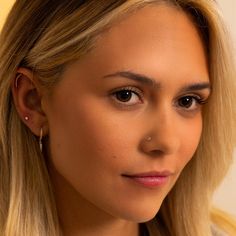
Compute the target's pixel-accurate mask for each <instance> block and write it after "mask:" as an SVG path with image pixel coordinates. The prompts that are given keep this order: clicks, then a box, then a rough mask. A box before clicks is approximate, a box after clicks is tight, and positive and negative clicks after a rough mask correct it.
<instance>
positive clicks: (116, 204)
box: [43, 5, 210, 222]
mask: <svg viewBox="0 0 236 236" xmlns="http://www.w3.org/2000/svg"><path fill="white" fill-rule="evenodd" d="M95 46H96V47H95V48H94V49H93V50H92V51H91V52H90V53H88V54H87V55H86V56H84V57H83V58H82V59H81V60H80V61H77V62H75V63H74V64H72V65H70V66H68V67H67V68H66V70H65V72H64V74H63V78H62V80H61V81H60V83H59V84H58V85H57V86H56V87H55V89H54V90H53V94H52V96H51V97H50V98H49V97H47V98H45V100H43V104H44V108H45V112H46V115H47V118H48V123H49V140H50V142H49V149H50V151H49V156H50V161H51V164H50V171H51V176H52V181H53V183H54V185H55V191H56V195H57V197H58V199H59V198H63V199H64V201H65V204H67V205H68V207H69V205H70V204H72V202H73V204H77V206H74V209H76V208H77V207H78V206H79V208H80V209H81V211H83V209H85V208H86V205H89V206H90V209H91V206H93V207H94V209H95V208H96V210H97V211H98V212H99V211H100V212H102V213H103V214H107V215H109V216H110V217H115V218H122V219H127V220H131V221H135V222H143V221H147V220H150V219H151V218H153V217H154V216H155V214H156V213H157V212H158V210H159V208H160V205H161V203H162V201H163V199H164V198H165V197H166V195H167V194H168V192H169V191H170V190H171V188H172V187H173V185H174V184H175V182H176V180H177V178H178V176H179V175H180V173H181V171H182V170H183V168H184V167H185V165H186V164H187V163H188V162H189V161H190V159H191V158H192V156H193V154H194V152H195V150H196V148H197V146H198V143H199V139H200V136H201V131H202V116H201V115H202V114H201V110H202V106H203V105H202V103H204V101H206V99H207V98H208V96H209V93H210V90H209V77H208V69H207V59H206V56H205V53H204V46H203V43H202V41H201V39H200V36H199V34H198V32H197V30H196V28H195V27H194V24H193V23H192V22H191V20H190V19H189V18H188V17H187V16H186V14H184V13H183V12H181V11H178V10H176V9H174V8H172V7H170V6H164V5H161V6H148V7H145V8H143V9H140V10H138V11H136V12H135V13H132V14H131V15H129V16H128V17H126V18H124V19H123V20H122V21H120V22H119V23H116V24H115V25H114V26H113V27H111V29H110V30H109V31H107V32H105V33H103V34H102V35H101V36H100V37H99V38H98V40H97V42H96V45H95ZM151 80H152V81H151ZM148 136H150V137H151V138H152V139H151V140H149V141H148V140H146V138H147V137H148ZM153 171H156V172H162V171H169V172H170V173H169V175H168V176H167V177H166V178H165V179H162V180H164V181H163V182H162V183H159V184H158V180H159V179H160V178H157V177H150V175H151V174H150V173H149V174H145V176H146V178H145V177H143V178H136V177H137V175H139V174H140V173H147V172H153ZM157 175H158V174H157ZM128 176H129V177H128ZM130 176H132V177H130ZM134 176H135V177H134ZM147 176H149V177H147ZM69 189H70V190H69ZM180 194H184V193H180ZM72 195H73V197H72ZM74 209H71V210H72V211H73V210H74Z"/></svg>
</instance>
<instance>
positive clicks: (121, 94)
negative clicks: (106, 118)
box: [115, 90, 134, 102]
mask: <svg viewBox="0 0 236 236" xmlns="http://www.w3.org/2000/svg"><path fill="white" fill-rule="evenodd" d="M132 93H134V92H132V91H130V90H121V91H118V92H116V93H115V96H116V98H117V99H118V100H119V101H121V102H128V101H129V100H130V99H131V98H132Z"/></svg>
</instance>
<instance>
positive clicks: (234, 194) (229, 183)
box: [0, 0, 236, 217]
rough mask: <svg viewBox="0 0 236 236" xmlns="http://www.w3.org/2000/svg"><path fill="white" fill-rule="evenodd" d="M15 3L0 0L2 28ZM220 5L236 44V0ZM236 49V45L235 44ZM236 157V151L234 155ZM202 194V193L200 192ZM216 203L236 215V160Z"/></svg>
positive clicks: (218, 192) (217, 196)
mask: <svg viewBox="0 0 236 236" xmlns="http://www.w3.org/2000/svg"><path fill="white" fill-rule="evenodd" d="M13 3H14V1H13V0H0V29H1V27H2V24H3V22H4V20H5V17H6V15H7V13H8V11H9V9H10V7H11V5H12V4H13ZM218 3H219V5H220V7H221V8H222V11H223V15H224V17H225V20H226V22H227V24H228V26H229V28H230V31H231V33H232V36H233V39H234V42H235V45H236V24H235V15H236V1H235V0H218ZM235 49H236V46H235ZM235 52H236V50H235ZM234 159H236V152H235V155H234ZM199 194H200V193H199ZM214 203H215V205H217V206H219V207H221V208H222V209H224V210H226V211H228V212H229V213H231V214H232V215H234V216H235V217H236V161H234V165H233V166H232V168H231V170H230V172H229V174H228V176H227V178H226V179H225V180H224V182H223V183H222V185H221V186H220V188H219V189H218V190H217V192H216V194H215V196H214Z"/></svg>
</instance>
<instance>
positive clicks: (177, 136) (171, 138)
mask: <svg viewBox="0 0 236 236" xmlns="http://www.w3.org/2000/svg"><path fill="white" fill-rule="evenodd" d="M148 123H149V127H150V125H151V128H149V129H148V130H149V131H148V132H146V135H145V137H144V138H143V139H142V141H141V149H142V151H143V152H145V153H147V154H148V155H151V156H162V155H172V154H174V153H176V152H177V151H178V149H179V148H180V144H181V132H180V130H181V127H180V123H179V122H178V117H176V114H173V113H171V112H168V111H166V112H162V113H159V114H157V115H155V116H152V119H151V121H150V119H149V122H148Z"/></svg>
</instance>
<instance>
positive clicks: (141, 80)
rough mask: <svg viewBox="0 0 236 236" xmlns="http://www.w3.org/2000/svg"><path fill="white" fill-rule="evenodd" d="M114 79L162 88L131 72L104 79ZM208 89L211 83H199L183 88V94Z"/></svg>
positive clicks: (143, 76)
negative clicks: (118, 78)
mask: <svg viewBox="0 0 236 236" xmlns="http://www.w3.org/2000/svg"><path fill="white" fill-rule="evenodd" d="M112 77H124V78H127V79H130V80H133V81H136V82H139V83H142V84H144V85H147V86H150V87H154V88H160V87H161V84H160V83H159V82H157V81H156V80H155V79H153V78H150V77H147V76H146V75H142V74H138V73H134V72H131V71H118V72H115V73H113V74H108V75H105V76H103V78H112ZM203 89H208V90H211V85H210V83H209V82H199V83H193V84H190V85H186V86H184V87H183V88H181V92H186V91H195V90H203Z"/></svg>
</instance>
